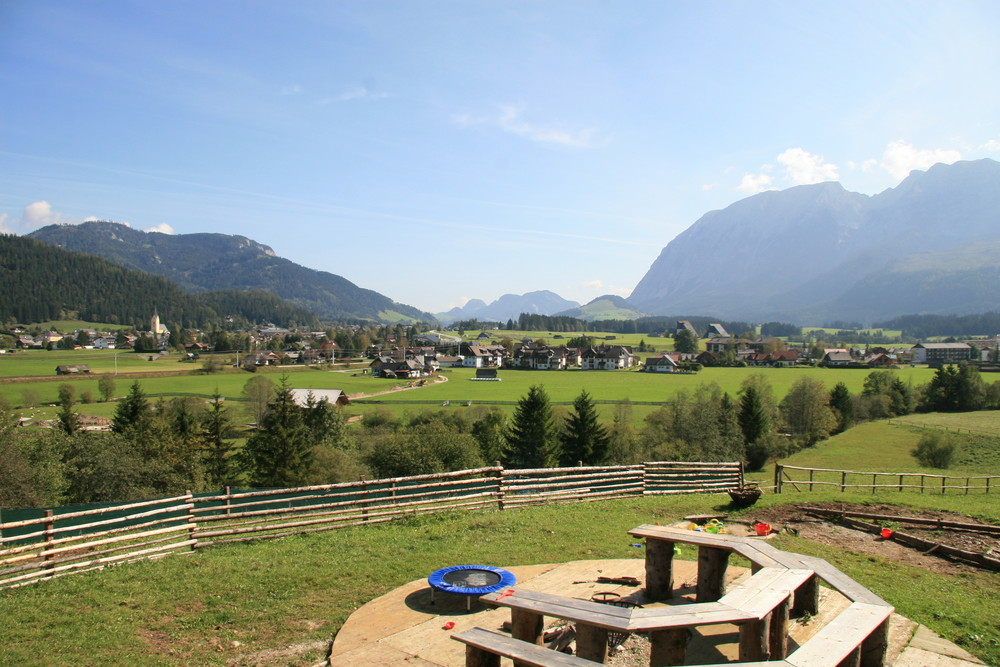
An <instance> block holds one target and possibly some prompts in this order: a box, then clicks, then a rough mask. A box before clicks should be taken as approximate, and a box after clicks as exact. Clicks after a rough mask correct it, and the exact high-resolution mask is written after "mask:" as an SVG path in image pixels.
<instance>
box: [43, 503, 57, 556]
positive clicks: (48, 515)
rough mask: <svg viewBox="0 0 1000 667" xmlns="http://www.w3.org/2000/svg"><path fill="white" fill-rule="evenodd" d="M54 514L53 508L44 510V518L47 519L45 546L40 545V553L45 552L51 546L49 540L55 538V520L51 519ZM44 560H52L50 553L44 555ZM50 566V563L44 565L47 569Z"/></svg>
mask: <svg viewBox="0 0 1000 667" xmlns="http://www.w3.org/2000/svg"><path fill="white" fill-rule="evenodd" d="M54 514H55V512H54V511H53V510H45V518H46V519H48V520H47V521H46V522H45V546H44V547H42V553H45V552H46V551H48V550H49V549H51V548H52V545H51V542H52V541H53V540H54V539H55V535H54V534H53V532H52V531H53V529H54V528H55V525H56V524H55V521H53V520H52V516H53V515H54ZM45 560H52V556H51V555H46V556H45ZM50 567H52V566H51V565H46V566H45V568H46V569H48V568H50Z"/></svg>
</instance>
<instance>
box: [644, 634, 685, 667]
mask: <svg viewBox="0 0 1000 667" xmlns="http://www.w3.org/2000/svg"><path fill="white" fill-rule="evenodd" d="M687 638H688V633H687V629H685V628H669V629H667V630H654V631H652V632H650V633H649V647H650V656H649V667H666V666H667V665H683V664H684V660H685V652H686V651H687Z"/></svg>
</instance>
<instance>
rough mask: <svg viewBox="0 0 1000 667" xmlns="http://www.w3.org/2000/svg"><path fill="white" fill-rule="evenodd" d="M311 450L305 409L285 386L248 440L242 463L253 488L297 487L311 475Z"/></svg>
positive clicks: (280, 388)
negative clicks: (304, 418)
mask: <svg viewBox="0 0 1000 667" xmlns="http://www.w3.org/2000/svg"><path fill="white" fill-rule="evenodd" d="M312 447H313V443H311V442H310V441H309V429H308V428H306V425H305V422H304V421H303V418H302V408H300V407H299V406H298V405H297V404H296V403H295V398H294V397H293V396H292V390H291V389H289V388H288V386H287V385H286V384H284V383H282V385H281V387H279V389H278V393H277V395H276V396H275V397H274V400H272V401H271V402H270V403H268V406H267V410H266V411H265V413H264V417H263V419H262V420H261V422H260V424H259V425H258V427H257V430H256V431H254V433H253V435H251V436H250V437H249V438H248V439H247V443H246V445H245V446H244V448H243V451H242V452H241V457H240V460H241V463H242V465H243V468H244V469H245V470H246V471H247V473H248V476H249V481H250V484H251V485H252V486H257V487H289V486H296V485H298V484H300V483H301V482H302V481H303V480H304V479H305V477H306V475H307V473H308V472H309V466H310V464H311V463H312Z"/></svg>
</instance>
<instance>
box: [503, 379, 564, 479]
mask: <svg viewBox="0 0 1000 667" xmlns="http://www.w3.org/2000/svg"><path fill="white" fill-rule="evenodd" d="M507 444H508V448H509V450H508V452H507V457H506V459H505V460H504V464H505V465H506V466H507V467H510V468H549V467H553V466H555V465H556V464H558V463H559V449H560V448H559V437H558V429H557V426H556V420H555V416H554V415H553V413H552V406H551V405H550V404H549V396H548V394H546V393H545V389H544V388H543V387H542V386H540V385H532V386H531V387H529V388H528V393H527V394H526V395H525V396H524V397H522V398H521V400H520V401H518V404H517V409H516V410H514V418H513V420H512V421H511V427H510V431H509V432H508V433H507Z"/></svg>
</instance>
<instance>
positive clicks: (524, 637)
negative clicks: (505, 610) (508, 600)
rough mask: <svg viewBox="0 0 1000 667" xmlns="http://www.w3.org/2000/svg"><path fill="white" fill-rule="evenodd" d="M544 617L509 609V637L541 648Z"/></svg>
mask: <svg viewBox="0 0 1000 667" xmlns="http://www.w3.org/2000/svg"><path fill="white" fill-rule="evenodd" d="M544 621H545V617H544V616H543V615H542V614H539V613H536V612H533V611H528V610H527V609H518V608H516V607H511V610H510V636H511V637H513V638H514V639H520V640H521V641H523V642H528V643H529V644H535V645H536V646H541V645H542V644H543V643H544V641H543V639H542V637H543V635H544V634H545V622H544Z"/></svg>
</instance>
